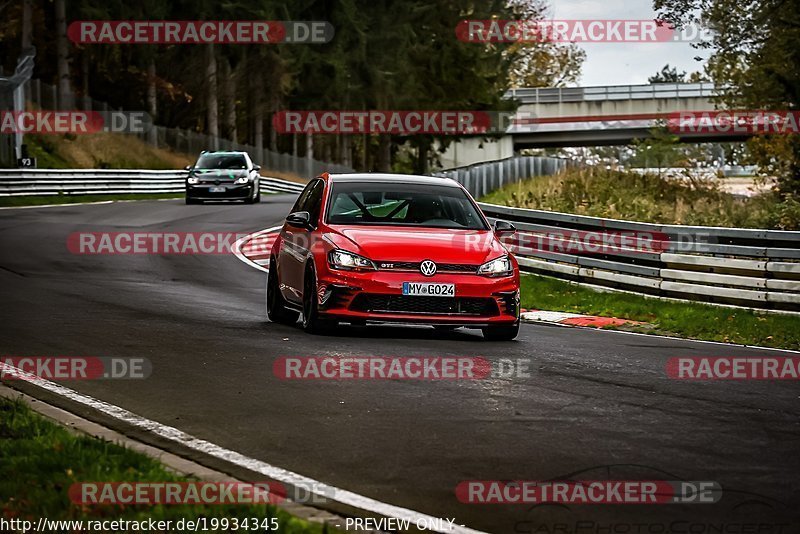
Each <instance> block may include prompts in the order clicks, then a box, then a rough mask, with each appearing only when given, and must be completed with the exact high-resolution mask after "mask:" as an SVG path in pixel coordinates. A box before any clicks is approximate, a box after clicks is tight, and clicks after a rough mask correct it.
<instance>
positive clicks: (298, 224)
mask: <svg viewBox="0 0 800 534" xmlns="http://www.w3.org/2000/svg"><path fill="white" fill-rule="evenodd" d="M286 222H287V224H289V226H294V227H295V228H303V229H304V230H309V229H311V214H310V213H308V212H307V211H296V212H294V213H290V214H289V215H288V216H287V217H286Z"/></svg>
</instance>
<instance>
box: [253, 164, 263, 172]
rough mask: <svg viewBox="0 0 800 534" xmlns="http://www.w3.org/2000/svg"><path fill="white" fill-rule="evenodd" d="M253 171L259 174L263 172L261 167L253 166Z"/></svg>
mask: <svg viewBox="0 0 800 534" xmlns="http://www.w3.org/2000/svg"><path fill="white" fill-rule="evenodd" d="M253 170H254V171H256V172H258V171H260V170H261V165H253Z"/></svg>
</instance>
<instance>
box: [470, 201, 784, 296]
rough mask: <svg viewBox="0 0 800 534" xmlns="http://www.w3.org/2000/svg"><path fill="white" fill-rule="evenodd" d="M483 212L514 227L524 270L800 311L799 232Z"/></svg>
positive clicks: (487, 207)
mask: <svg viewBox="0 0 800 534" xmlns="http://www.w3.org/2000/svg"><path fill="white" fill-rule="evenodd" d="M481 208H482V209H483V211H484V213H486V215H487V216H488V217H490V218H491V219H502V220H505V221H509V222H511V223H513V224H514V225H515V226H516V227H517V229H518V232H517V234H516V236H515V237H514V238H513V239H512V240H511V242H510V243H509V244H510V246H511V250H512V251H513V252H514V253H515V255H516V257H517V259H518V260H519V263H520V267H521V268H522V269H524V270H526V271H531V272H537V273H541V274H546V275H549V276H555V277H558V278H564V279H568V280H572V281H577V282H580V283H585V284H592V285H598V286H605V287H610V288H618V289H624V290H629V291H634V292H637V293H643V294H649V295H655V296H663V297H674V298H681V299H689V300H698V301H704V302H709V303H719V304H734V305H740V306H746V307H751V308H764V309H773V310H786V311H795V312H797V311H800V232H788V231H781V230H756V229H739V228H717V227H704V226H682V225H666V224H665V225H661V224H650V223H642V222H632V221H621V220H616V219H602V218H598V217H588V216H583V215H573V214H567V213H557V212H549V211H542V210H531V209H522V208H511V207H507V206H497V205H494V204H483V203H482V204H481ZM598 244H600V246H598Z"/></svg>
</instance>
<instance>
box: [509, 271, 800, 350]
mask: <svg viewBox="0 0 800 534" xmlns="http://www.w3.org/2000/svg"><path fill="white" fill-rule="evenodd" d="M521 299H522V307H523V308H528V309H539V310H550V311H562V312H571V313H582V314H587V315H599V316H603V317H619V318H622V319H631V320H634V321H643V322H647V323H648V325H643V326H626V327H625V328H624V329H625V330H631V331H635V332H645V333H649V334H663V335H670V336H677V337H683V338H689V339H702V340H706V341H722V342H726V343H740V344H743V345H760V346H764V347H775V348H781V349H793V350H800V316H794V315H778V314H769V313H763V312H756V311H750V310H744V309H735V308H724V307H718V306H711V305H708V304H701V303H689V302H686V303H684V302H671V301H663V300H658V299H653V298H645V297H642V296H639V295H632V294H628V293H615V292H600V291H595V290H593V289H590V288H587V287H582V286H578V285H575V284H570V283H568V282H565V281H563V280H557V279H554V278H548V277H544V276H536V275H531V274H524V275H523V276H522V288H521Z"/></svg>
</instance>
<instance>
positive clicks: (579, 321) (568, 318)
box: [520, 310, 645, 328]
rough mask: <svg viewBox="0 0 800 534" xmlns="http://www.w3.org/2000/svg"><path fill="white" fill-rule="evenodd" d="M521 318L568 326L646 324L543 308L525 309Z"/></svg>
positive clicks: (600, 326)
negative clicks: (544, 309)
mask: <svg viewBox="0 0 800 534" xmlns="http://www.w3.org/2000/svg"><path fill="white" fill-rule="evenodd" d="M520 318H521V319H522V320H523V321H525V322H531V323H556V324H561V325H567V326H586V327H589V328H604V327H608V326H623V325H641V324H645V323H642V322H640V321H631V320H629V319H618V318H616V317H599V316H597V315H581V314H580V313H566V312H554V311H543V310H530V311H523V312H522V313H521V314H520Z"/></svg>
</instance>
